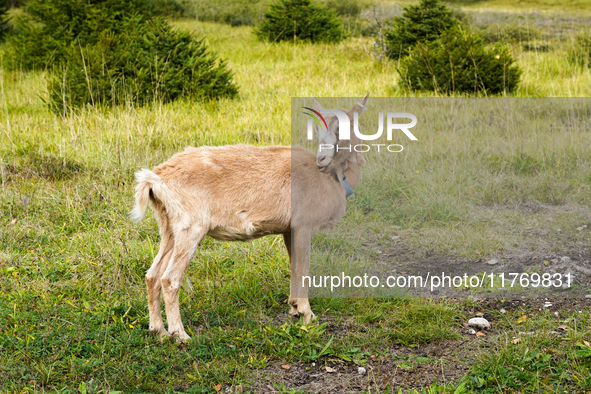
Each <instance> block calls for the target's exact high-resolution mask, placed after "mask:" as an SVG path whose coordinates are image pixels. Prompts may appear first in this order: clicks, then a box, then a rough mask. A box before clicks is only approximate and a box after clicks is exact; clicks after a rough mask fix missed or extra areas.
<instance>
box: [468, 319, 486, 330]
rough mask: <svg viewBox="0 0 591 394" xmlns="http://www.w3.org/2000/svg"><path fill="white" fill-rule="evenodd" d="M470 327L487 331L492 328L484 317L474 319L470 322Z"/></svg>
mask: <svg viewBox="0 0 591 394" xmlns="http://www.w3.org/2000/svg"><path fill="white" fill-rule="evenodd" d="M468 326H470V327H476V328H479V329H481V330H485V329H489V328H490V323H489V322H488V320H486V319H485V318H483V317H475V318H473V319H470V320H468Z"/></svg>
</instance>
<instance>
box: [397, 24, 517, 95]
mask: <svg viewBox="0 0 591 394" xmlns="http://www.w3.org/2000/svg"><path fill="white" fill-rule="evenodd" d="M398 72H399V74H400V78H401V84H402V86H404V87H408V88H410V89H413V90H428V91H435V92H440V93H476V92H481V93H484V94H490V95H493V94H501V93H509V92H512V91H514V90H515V89H516V88H517V85H518V83H519V78H520V75H521V71H520V70H519V68H518V67H517V65H516V64H515V61H514V60H513V58H512V57H511V54H510V53H509V50H508V48H507V47H505V46H502V45H493V46H486V45H485V44H484V42H483V39H482V38H481V37H480V36H479V35H478V34H476V33H473V32H471V31H467V30H464V29H462V28H461V27H455V28H452V29H449V30H447V31H446V32H444V33H443V34H442V35H441V37H440V38H439V39H437V40H435V41H430V42H422V43H419V44H417V45H416V46H415V48H414V49H413V50H412V51H411V52H410V54H409V56H407V57H406V58H404V59H402V61H401V63H400V67H399V69H398Z"/></svg>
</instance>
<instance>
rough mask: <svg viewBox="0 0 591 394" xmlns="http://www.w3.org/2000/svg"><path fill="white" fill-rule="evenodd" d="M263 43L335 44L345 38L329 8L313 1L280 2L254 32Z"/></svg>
mask: <svg viewBox="0 0 591 394" xmlns="http://www.w3.org/2000/svg"><path fill="white" fill-rule="evenodd" d="M255 33H256V35H257V36H258V37H259V38H260V39H261V40H267V41H271V42H278V41H291V40H299V41H307V42H325V43H336V42H339V41H341V40H343V39H344V38H345V34H344V32H343V29H342V27H341V22H340V20H339V19H338V18H337V16H336V15H335V14H334V12H333V11H331V10H330V9H328V8H326V7H324V6H321V5H318V4H315V3H312V2H311V1H310V0H278V1H277V2H275V3H272V4H271V5H270V6H269V9H268V11H267V12H265V14H264V20H263V22H262V23H261V24H260V25H259V27H258V28H257V29H256V31H255Z"/></svg>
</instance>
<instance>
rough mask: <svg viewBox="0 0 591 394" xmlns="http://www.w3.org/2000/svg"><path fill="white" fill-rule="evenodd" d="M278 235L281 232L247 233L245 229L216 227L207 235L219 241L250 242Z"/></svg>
mask: <svg viewBox="0 0 591 394" xmlns="http://www.w3.org/2000/svg"><path fill="white" fill-rule="evenodd" d="M278 233H280V231H273V230H258V229H254V230H253V231H245V229H239V228H233V227H216V228H214V229H212V230H209V232H208V233H207V235H208V236H210V237H212V238H215V239H217V240H219V241H250V240H251V239H256V238H260V237H264V236H265V235H270V234H278Z"/></svg>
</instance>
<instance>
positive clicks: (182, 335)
mask: <svg viewBox="0 0 591 394" xmlns="http://www.w3.org/2000/svg"><path fill="white" fill-rule="evenodd" d="M171 336H172V337H173V338H174V339H175V340H176V341H177V342H179V343H185V342H188V341H189V340H190V339H191V337H190V336H189V335H187V333H186V332H184V331H182V332H175V333H173V334H171Z"/></svg>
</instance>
